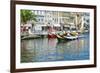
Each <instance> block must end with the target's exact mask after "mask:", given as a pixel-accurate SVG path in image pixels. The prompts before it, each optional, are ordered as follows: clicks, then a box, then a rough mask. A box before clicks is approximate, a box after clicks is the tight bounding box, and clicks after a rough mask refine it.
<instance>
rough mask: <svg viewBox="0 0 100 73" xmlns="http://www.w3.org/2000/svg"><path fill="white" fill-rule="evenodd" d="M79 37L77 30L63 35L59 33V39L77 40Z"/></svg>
mask: <svg viewBox="0 0 100 73" xmlns="http://www.w3.org/2000/svg"><path fill="white" fill-rule="evenodd" d="M78 37H79V36H78V33H77V32H70V33H66V34H63V35H59V34H57V39H58V41H66V40H75V39H78Z"/></svg>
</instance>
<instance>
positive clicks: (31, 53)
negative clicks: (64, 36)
mask: <svg viewBox="0 0 100 73" xmlns="http://www.w3.org/2000/svg"><path fill="white" fill-rule="evenodd" d="M82 36H83V37H81V38H79V39H77V40H71V41H67V40H65V41H62V42H58V40H57V38H50V39H48V38H38V39H31V40H22V41H21V62H49V61H71V60H73V61H74V60H87V59H89V34H84V35H82Z"/></svg>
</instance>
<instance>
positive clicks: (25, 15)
mask: <svg viewBox="0 0 100 73" xmlns="http://www.w3.org/2000/svg"><path fill="white" fill-rule="evenodd" d="M20 16H21V23H22V24H26V23H27V21H36V15H35V14H34V13H33V12H32V11H31V10H21V14H20ZM32 24H34V23H32Z"/></svg>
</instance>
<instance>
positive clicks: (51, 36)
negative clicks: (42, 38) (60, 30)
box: [48, 34, 57, 38]
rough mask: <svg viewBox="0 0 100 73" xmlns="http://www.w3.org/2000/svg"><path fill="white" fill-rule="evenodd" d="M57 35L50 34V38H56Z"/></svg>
mask: <svg viewBox="0 0 100 73" xmlns="http://www.w3.org/2000/svg"><path fill="white" fill-rule="evenodd" d="M56 37H57V36H56V35H55V34H48V38H56Z"/></svg>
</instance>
